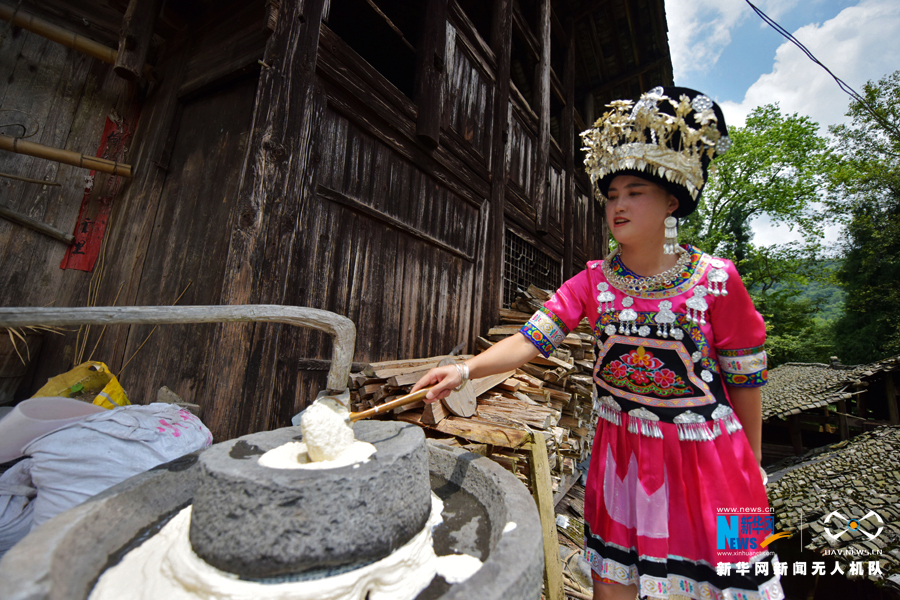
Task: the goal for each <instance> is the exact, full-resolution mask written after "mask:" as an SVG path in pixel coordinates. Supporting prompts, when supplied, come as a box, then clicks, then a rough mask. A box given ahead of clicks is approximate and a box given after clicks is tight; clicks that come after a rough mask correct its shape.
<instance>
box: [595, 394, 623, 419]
mask: <svg viewBox="0 0 900 600" xmlns="http://www.w3.org/2000/svg"><path fill="white" fill-rule="evenodd" d="M597 404H598V405H599V406H598V410H597V414H598V416H599V417H600V418H601V419H606V420H607V421H609V422H610V423H612V424H613V425H622V407H621V406H619V403H618V402H616V401H615V400H614V399H613V397H612V396H603V397H602V398H600V401H599V402H598V403H597Z"/></svg>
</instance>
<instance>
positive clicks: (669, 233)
mask: <svg viewBox="0 0 900 600" xmlns="http://www.w3.org/2000/svg"><path fill="white" fill-rule="evenodd" d="M664 223H665V226H666V238H665V240H664V242H665V243H664V244H663V252H665V253H666V254H675V245H676V244H677V243H678V219H676V218H675V217H666V220H665V221H664Z"/></svg>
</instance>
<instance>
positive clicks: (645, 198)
mask: <svg viewBox="0 0 900 600" xmlns="http://www.w3.org/2000/svg"><path fill="white" fill-rule="evenodd" d="M677 208H678V199H677V198H676V197H675V196H673V195H672V194H670V193H668V192H667V191H666V190H665V189H664V188H663V187H661V186H659V185H657V184H655V183H653V182H650V181H647V180H646V179H641V178H640V177H635V176H634V175H619V176H617V177H616V178H615V179H613V180H612V183H611V184H610V185H609V193H608V195H607V202H606V222H607V223H608V224H609V230H610V231H611V232H612V234H613V237H615V238H616V241H617V242H619V243H620V244H624V245H633V244H642V243H647V242H653V243H662V239H663V236H664V235H665V223H664V222H665V219H666V217H668V216H669V215H671V214H672V213H673V212H674V211H675V209H677Z"/></svg>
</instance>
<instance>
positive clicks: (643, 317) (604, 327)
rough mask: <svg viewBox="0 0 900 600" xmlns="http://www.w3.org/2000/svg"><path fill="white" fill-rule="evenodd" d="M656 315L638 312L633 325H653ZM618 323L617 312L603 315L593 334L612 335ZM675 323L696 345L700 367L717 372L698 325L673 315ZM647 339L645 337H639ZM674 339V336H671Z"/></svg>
mask: <svg viewBox="0 0 900 600" xmlns="http://www.w3.org/2000/svg"><path fill="white" fill-rule="evenodd" d="M655 315H656V313H654V312H639V313H637V319H636V320H635V323H636V324H637V325H648V324H649V325H654V324H655V323H654V317H655ZM618 322H619V315H618V313H617V312H611V313H604V314H602V315H600V316H599V318H598V319H597V320H596V321H595V322H594V333H595V334H596V335H597V337H600V335H601V334H603V333H605V334H606V335H607V336H611V335H614V334H615V332H616V330H615V326H614V325H613V324H614V323H618ZM675 323H676V324H677V325H678V326H679V327H681V328H682V329H683V330H684V331H685V332H687V334H688V335H689V336H690V337H691V339H692V340H693V341H694V343H695V344H696V345H697V351H698V352H700V356H701V357H702V358H701V360H700V367H701V368H704V369H707V370H709V371H712V372H713V373H718V372H719V364H718V363H717V362H716V361H715V360H713V359H712V358H710V352H711V349H710V346H709V342H707V341H706V336H705V335H704V334H703V330H702V329H700V326H699V325H696V324H694V323H691V322H690V321H688V319H687V317H686V316H685V315H683V314H676V315H675ZM610 326H613V328H612V329H608V328H609V327H610ZM610 332H611V333H610ZM653 332H655V330H651V333H653ZM641 337H647V336H641ZM671 337H673V338H674V339H680V338H675V336H674V335H672V336H671Z"/></svg>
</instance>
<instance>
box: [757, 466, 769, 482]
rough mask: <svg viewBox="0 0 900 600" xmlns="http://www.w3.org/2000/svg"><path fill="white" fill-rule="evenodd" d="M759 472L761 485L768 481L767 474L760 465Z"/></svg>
mask: <svg viewBox="0 0 900 600" xmlns="http://www.w3.org/2000/svg"><path fill="white" fill-rule="evenodd" d="M759 474H760V475H761V476H762V481H763V485H767V484H768V483H769V475H768V474H767V473H766V470H765V469H763V468H762V465H760V467H759Z"/></svg>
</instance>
